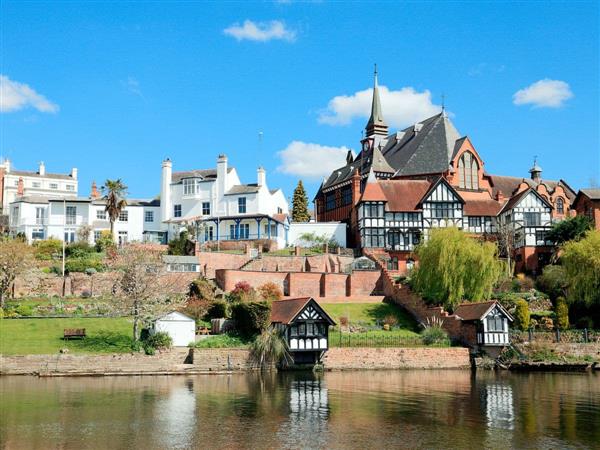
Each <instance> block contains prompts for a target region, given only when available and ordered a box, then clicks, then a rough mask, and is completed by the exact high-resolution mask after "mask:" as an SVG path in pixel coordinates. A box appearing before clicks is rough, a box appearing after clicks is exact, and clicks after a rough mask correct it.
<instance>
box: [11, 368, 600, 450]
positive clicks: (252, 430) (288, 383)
mask: <svg viewBox="0 0 600 450" xmlns="http://www.w3.org/2000/svg"><path fill="white" fill-rule="evenodd" d="M0 396H1V397H0V401H1V404H0V405H1V406H0V408H1V410H0V442H1V443H2V448H8V449H21V448H27V449H29V448H40V449H52V448H61V449H83V448H92V449H104V448H107V449H108V448H110V449H130V448H139V449H159V448H160V449H162V448H165V449H168V448H181V449H187V448H257V449H263V448H361V449H363V448H440V449H441V448H443V449H447V448H469V449H476V448H493V449H504V448H511V447H512V448H600V376H599V375H593V374H507V373H502V374H492V373H486V374H483V375H477V377H474V376H472V375H471V374H470V373H469V372H468V371H385V372H383V371H382V372H339V373H326V374H324V375H321V376H314V375H308V374H298V373H295V374H268V375H266V376H265V375H263V376H260V375H259V374H252V375H241V374H237V375H231V376H227V375H214V376H210V375H208V376H193V377H114V378H41V379H38V378H33V377H8V378H6V377H5V378H2V379H0Z"/></svg>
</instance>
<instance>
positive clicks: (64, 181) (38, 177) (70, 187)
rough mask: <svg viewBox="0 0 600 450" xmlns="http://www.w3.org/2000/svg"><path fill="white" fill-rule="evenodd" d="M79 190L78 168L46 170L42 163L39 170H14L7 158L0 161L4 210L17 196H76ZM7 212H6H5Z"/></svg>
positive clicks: (0, 180) (0, 193) (0, 190)
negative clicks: (50, 171)
mask: <svg viewBox="0 0 600 450" xmlns="http://www.w3.org/2000/svg"><path fill="white" fill-rule="evenodd" d="M77 191H78V181H77V169H76V168H73V169H71V173H69V174H58V173H48V172H46V166H45V164H44V163H43V162H41V163H40V165H39V167H38V170H37V172H29V171H23V170H14V169H13V168H12V165H11V162H10V161H9V160H8V159H7V160H4V161H2V162H0V201H1V205H0V207H1V209H2V211H7V210H8V205H10V204H11V203H12V202H13V201H15V199H16V198H17V197H22V196H24V195H28V196H29V195H31V196H41V197H53V198H62V197H76V196H77ZM4 214H6V212H4Z"/></svg>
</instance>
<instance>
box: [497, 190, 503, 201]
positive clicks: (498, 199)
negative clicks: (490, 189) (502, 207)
mask: <svg viewBox="0 0 600 450" xmlns="http://www.w3.org/2000/svg"><path fill="white" fill-rule="evenodd" d="M504 200H505V198H504V194H503V193H502V191H498V192H496V201H498V202H500V203H502V202H503V201H504Z"/></svg>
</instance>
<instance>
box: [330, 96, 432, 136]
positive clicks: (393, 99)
mask: <svg viewBox="0 0 600 450" xmlns="http://www.w3.org/2000/svg"><path fill="white" fill-rule="evenodd" d="M379 96H380V98H381V108H382V110H383V117H384V119H385V121H386V122H387V124H388V125H389V126H391V127H394V128H402V127H406V126H408V125H411V124H414V123H416V122H418V121H419V120H423V119H426V118H427V117H430V116H433V115H435V114H438V113H439V112H440V109H441V106H438V105H434V104H433V103H432V101H431V92H429V91H428V90H424V91H423V92H417V91H416V90H415V89H413V88H412V87H403V88H402V89H400V90H399V91H390V90H389V89H388V88H387V87H386V86H379ZM372 98H373V89H372V88H371V89H365V90H364V91H358V92H355V93H354V94H352V95H338V96H337V97H333V98H332V99H331V100H329V103H328V104H327V108H326V109H324V110H323V111H321V112H320V113H319V119H318V120H319V123H324V124H327V125H347V124H349V123H350V122H352V120H354V119H355V118H363V119H368V118H369V115H370V113H371V101H372Z"/></svg>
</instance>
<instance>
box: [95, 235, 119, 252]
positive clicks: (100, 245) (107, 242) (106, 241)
mask: <svg viewBox="0 0 600 450" xmlns="http://www.w3.org/2000/svg"><path fill="white" fill-rule="evenodd" d="M114 246H115V243H114V242H113V237H112V234H110V231H109V230H102V231H101V232H100V237H99V238H98V239H96V251H97V252H105V251H106V250H108V249H109V248H113V247H114Z"/></svg>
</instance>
